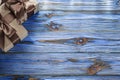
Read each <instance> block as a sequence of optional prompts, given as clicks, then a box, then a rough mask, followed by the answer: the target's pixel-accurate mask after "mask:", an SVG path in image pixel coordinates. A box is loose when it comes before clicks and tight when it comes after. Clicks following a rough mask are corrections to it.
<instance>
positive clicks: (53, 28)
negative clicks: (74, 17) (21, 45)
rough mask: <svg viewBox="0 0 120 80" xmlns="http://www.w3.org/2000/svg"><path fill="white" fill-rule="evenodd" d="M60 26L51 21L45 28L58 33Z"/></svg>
mask: <svg viewBox="0 0 120 80" xmlns="http://www.w3.org/2000/svg"><path fill="white" fill-rule="evenodd" d="M61 26H62V25H61V24H57V23H54V22H53V21H51V22H50V24H47V27H48V28H49V29H50V30H54V31H58V30H59V28H60V27H61Z"/></svg>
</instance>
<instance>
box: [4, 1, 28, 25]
mask: <svg viewBox="0 0 120 80" xmlns="http://www.w3.org/2000/svg"><path fill="white" fill-rule="evenodd" d="M26 1H28V0H8V1H7V2H6V7H8V8H9V9H10V10H11V12H12V13H13V14H14V16H15V17H16V18H17V19H18V20H19V21H20V22H21V23H22V21H21V20H20V19H21V18H22V17H24V16H25V14H26V9H25V4H24V2H26Z"/></svg>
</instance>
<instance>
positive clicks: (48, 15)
mask: <svg viewBox="0 0 120 80" xmlns="http://www.w3.org/2000/svg"><path fill="white" fill-rule="evenodd" d="M54 15H55V14H54V13H48V14H45V16H46V17H48V18H51V17H53V16H54Z"/></svg>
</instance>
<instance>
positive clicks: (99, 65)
mask: <svg viewBox="0 0 120 80" xmlns="http://www.w3.org/2000/svg"><path fill="white" fill-rule="evenodd" d="M105 68H110V65H109V64H108V63H106V62H105V61H102V60H100V59H97V60H96V61H95V62H94V64H93V65H91V66H90V67H88V70H87V73H88V74H89V75H95V74H96V73H97V72H99V71H101V70H103V69H105Z"/></svg>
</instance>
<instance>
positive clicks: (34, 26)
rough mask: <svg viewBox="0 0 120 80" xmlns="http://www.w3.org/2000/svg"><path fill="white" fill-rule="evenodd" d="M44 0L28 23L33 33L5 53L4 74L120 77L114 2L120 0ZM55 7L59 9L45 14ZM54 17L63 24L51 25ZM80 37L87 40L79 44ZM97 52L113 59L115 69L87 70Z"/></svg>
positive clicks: (0, 60)
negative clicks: (76, 42)
mask: <svg viewBox="0 0 120 80" xmlns="http://www.w3.org/2000/svg"><path fill="white" fill-rule="evenodd" d="M39 1H40V4H41V5H40V12H39V13H37V14H35V15H33V16H32V17H30V18H29V19H28V20H27V21H26V22H25V23H24V24H23V25H24V26H25V27H26V28H27V30H28V31H29V36H28V37H27V38H26V39H24V40H23V41H22V42H21V43H19V44H17V45H16V46H15V47H14V48H13V49H11V50H10V51H9V52H8V53H6V54H0V74H8V75H9V74H11V75H15V74H18V75H38V76H37V77H38V78H39V76H50V77H51V76H63V77H60V78H62V79H64V78H66V77H65V76H71V77H69V78H75V80H80V79H81V80H119V79H120V78H119V75H120V68H119V67H120V54H119V53H120V34H119V32H120V27H119V25H120V16H119V14H120V7H119V6H118V5H115V3H116V1H114V0H106V1H105V0H97V1H96V0H92V1H91V0H84V1H83V0H74V1H73V0H39ZM48 5H49V6H48ZM51 13H52V14H54V15H52V16H50V17H49V16H46V14H51ZM51 21H53V22H54V23H56V24H58V25H61V26H57V27H58V30H52V29H51V27H50V28H49V27H48V26H47V25H50V23H51ZM52 27H56V26H55V25H53V26H52ZM77 38H88V41H87V42H86V43H85V44H84V45H77V44H75V41H76V39H77ZM0 53H2V52H0ZM94 58H100V59H102V60H104V61H106V62H108V63H109V64H110V65H111V69H104V70H102V71H100V72H98V73H97V75H99V76H88V74H87V71H86V70H87V68H88V67H89V66H90V65H92V64H93V61H92V60H93V59H94ZM82 75H84V76H82ZM101 75H107V76H106V77H105V76H101ZM112 75H118V76H112ZM74 76H75V77H74ZM79 76H80V77H79ZM56 78H57V77H56ZM56 78H53V80H54V79H56ZM58 78H59V77H58ZM69 78H68V79H69ZM44 79H45V78H44ZM49 79H52V78H49ZM49 79H48V80H49ZM46 80H47V79H46ZM73 80H74V79H73Z"/></svg>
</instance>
